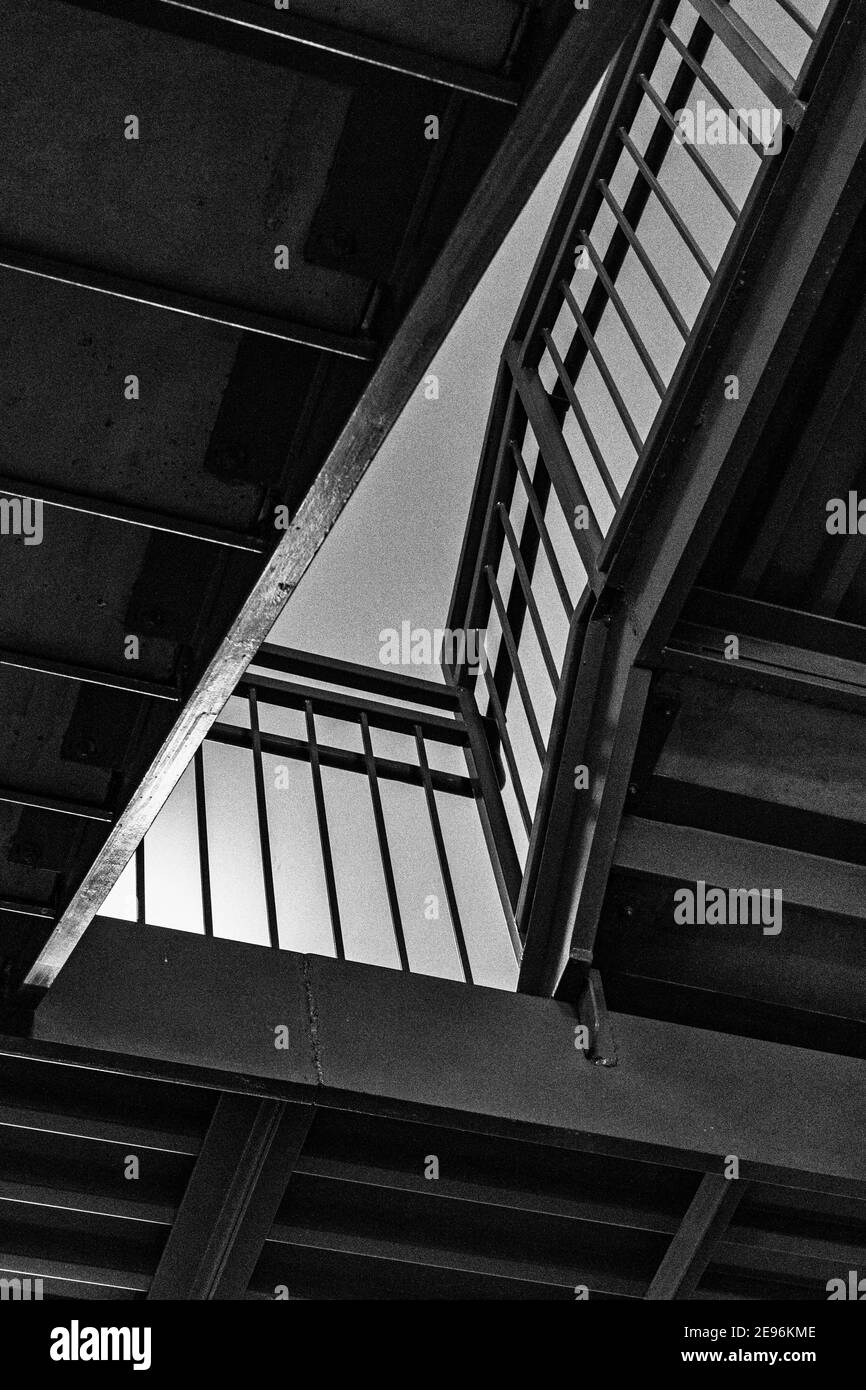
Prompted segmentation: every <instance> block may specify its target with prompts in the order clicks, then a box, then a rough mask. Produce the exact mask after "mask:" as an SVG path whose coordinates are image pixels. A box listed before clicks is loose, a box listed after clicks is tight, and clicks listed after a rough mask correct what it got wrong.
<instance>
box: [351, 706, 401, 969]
mask: <svg viewBox="0 0 866 1390" xmlns="http://www.w3.org/2000/svg"><path fill="white" fill-rule="evenodd" d="M360 718H361V738H362V740H363V744H364V758H365V760H366V763H367V778H368V781H369V783H370V799H371V801H372V803H373V819H374V821H375V823H376V839H377V840H378V842H379V855H380V858H381V860H382V872H383V874H384V875H385V890H386V892H387V894H388V906H389V908H390V910H391V923H392V925H393V927H394V938H395V940H396V942H397V951H398V954H399V956H400V966H401V969H403V970H409V969H410V966H409V955H408V952H407V951H406V939H405V937H404V935H403V922H402V919H401V917H400V904H399V902H398V901H397V885H396V883H395V882H394V868H393V865H392V864H391V851H390V849H389V848H388V834H387V831H386V829H385V817H384V814H383V812H382V798H381V796H380V794H379V777H378V774H377V772H376V760H375V758H374V757H373V745H372V743H371V742H370V725H369V722H368V720H367V716H366V714H365V713H363V712H362V713H361V716H360Z"/></svg>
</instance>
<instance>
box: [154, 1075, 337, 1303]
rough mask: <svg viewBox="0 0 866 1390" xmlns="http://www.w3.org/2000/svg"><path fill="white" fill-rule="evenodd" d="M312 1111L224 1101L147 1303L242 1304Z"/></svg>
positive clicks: (231, 1099) (274, 1104)
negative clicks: (224, 1301) (228, 1301)
mask: <svg viewBox="0 0 866 1390" xmlns="http://www.w3.org/2000/svg"><path fill="white" fill-rule="evenodd" d="M313 1113H314V1110H313V1106H311V1105H304V1106H287V1105H285V1104H282V1103H281V1102H279V1101H275V1100H258V1099H256V1098H255V1097H251V1096H249V1097H248V1096H238V1095H228V1094H223V1095H222V1096H220V1099H219V1101H218V1102H217V1107H216V1110H215V1112H214V1117H213V1120H212V1121H211V1124H210V1128H209V1129H208V1132H207V1134H206V1136H205V1140H204V1144H203V1145H202V1149H201V1152H200V1153H199V1155H198V1158H197V1159H196V1163H195V1167H194V1168H193V1171H192V1175H191V1177H190V1179H189V1183H188V1185H187V1189H186V1192H185V1193H184V1197H183V1201H182V1202H181V1205H180V1209H179V1211H178V1214H177V1218H176V1219H175V1222H174V1225H173V1226H172V1229H171V1233H170V1235H169V1237H168V1240H167V1241H166V1244H165V1249H164V1251H163V1254H162V1258H161V1260H160V1262H159V1267H158V1268H157V1271H156V1273H155V1275H154V1277H153V1282H152V1283H151V1286H150V1289H149V1291H148V1295H147V1297H148V1300H163V1299H173V1300H178V1299H183V1300H200V1299H226V1298H229V1299H236V1298H243V1296H244V1293H245V1292H246V1286H247V1284H248V1283H249V1280H250V1277H251V1275H252V1272H253V1269H254V1268H255V1264H256V1261H257V1259H258V1256H259V1253H260V1251H261V1247H262V1245H263V1243H264V1240H265V1236H266V1235H267V1233H268V1230H269V1228H270V1226H271V1224H272V1223H273V1219H274V1217H275V1215H276V1211H277V1207H278V1205H279V1202H280V1199H281V1198H282V1195H283V1192H284V1191H285V1187H286V1184H287V1182H288V1180H289V1175H290V1173H291V1171H292V1167H293V1166H294V1162H295V1160H296V1158H297V1156H298V1154H299V1153H300V1151H301V1149H302V1148H303V1144H304V1140H305V1139H306V1136H307V1131H308V1129H309V1126H310V1122H311V1120H312V1117H313Z"/></svg>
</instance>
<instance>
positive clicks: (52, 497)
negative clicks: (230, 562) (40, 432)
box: [0, 474, 267, 555]
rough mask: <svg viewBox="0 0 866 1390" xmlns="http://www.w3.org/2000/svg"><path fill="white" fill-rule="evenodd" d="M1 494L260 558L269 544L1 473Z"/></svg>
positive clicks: (215, 528)
mask: <svg viewBox="0 0 866 1390" xmlns="http://www.w3.org/2000/svg"><path fill="white" fill-rule="evenodd" d="M0 493H5V494H6V495H8V496H10V497H29V498H32V500H33V501H34V502H42V503H44V505H45V506H46V507H60V508H61V509H62V510H64V511H67V512H81V513H82V515H84V516H94V517H101V518H103V519H104V520H105V521H118V522H124V523H125V524H126V525H128V526H142V527H144V529H145V530H146V531H164V532H166V533H167V534H168V535H171V536H180V537H181V538H182V539H183V540H191V541H204V542H205V543H206V544H208V545H222V546H226V547H227V548H228V549H230V550H249V551H252V552H253V553H254V554H257V555H260V554H262V553H263V552H264V551H265V550H266V549H267V542H266V541H264V540H262V539H261V537H259V536H247V535H243V534H242V533H241V532H238V531H229V530H227V529H226V528H225V527H222V526H208V525H207V524H206V523H204V522H200V521H195V520H193V519H192V518H186V517H181V516H169V515H168V514H167V513H165V512H158V511H151V510H150V508H149V507H136V506H133V505H131V504H129V503H127V502H114V501H110V500H108V499H107V498H104V497H88V496H87V495H86V494H84V493H79V492H67V491H66V490H65V489H63V488H58V487H52V486H51V485H50V484H43V483H39V482H34V481H32V480H31V479H29V478H11V477H9V475H8V474H0Z"/></svg>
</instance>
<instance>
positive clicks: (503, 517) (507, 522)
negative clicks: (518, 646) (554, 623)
mask: <svg viewBox="0 0 866 1390" xmlns="http://www.w3.org/2000/svg"><path fill="white" fill-rule="evenodd" d="M497 511H498V513H499V520H500V521H501V523H502V529H503V530H504V532H505V535H506V538H507V540H508V548H509V550H510V551H511V558H512V559H513V561H514V569H515V572H516V574H517V578H518V579H519V581H520V587H521V589H522V590H523V597H524V598H525V599H526V606H527V608H528V609H529V615H530V617H531V618H532V626H533V627H534V628H535V635H536V637H537V638H538V645H539V647H540V648H541V655H542V656H543V658H544V664H545V666H546V667H547V674H548V675H549V677H550V683H551V685H552V686H553V689H554V693H555V691H556V687H557V685H558V683H559V672H558V671H557V669H556V662H555V661H554V659H553V653H552V651H551V650H550V644H549V642H548V640H547V634H546V633H545V631H544V624H543V623H542V621H541V614H540V613H539V611H538V604H537V603H536V601H535V595H534V593H533V592H532V581H531V580H530V578H529V575H528V574H527V573H526V566H525V565H524V563H523V556H522V555H521V553H520V546H519V544H518V541H517V537H516V536H515V534H514V528H513V526H512V525H511V518H510V517H509V515H508V512H507V510H506V508H505V507H504V506H503V504H502V503H501V502H499V503H498V504H497Z"/></svg>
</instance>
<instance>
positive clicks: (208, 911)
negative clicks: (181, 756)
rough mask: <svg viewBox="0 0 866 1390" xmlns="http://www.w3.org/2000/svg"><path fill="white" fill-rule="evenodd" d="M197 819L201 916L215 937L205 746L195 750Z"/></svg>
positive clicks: (207, 928) (208, 934)
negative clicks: (208, 833)
mask: <svg viewBox="0 0 866 1390" xmlns="http://www.w3.org/2000/svg"><path fill="white" fill-rule="evenodd" d="M194 762H195V819H196V831H197V834H198V876H199V882H200V884H201V916H202V922H203V924H204V934H205V936H213V904H212V901H211V884H210V849H209V846H208V839H207V801H206V792H205V779H204V745H203V744H199V746H198V748H197V749H196V750H195V760H194Z"/></svg>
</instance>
